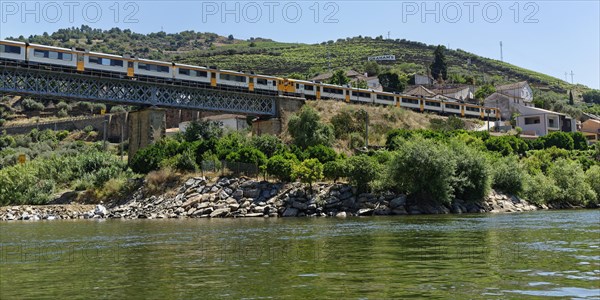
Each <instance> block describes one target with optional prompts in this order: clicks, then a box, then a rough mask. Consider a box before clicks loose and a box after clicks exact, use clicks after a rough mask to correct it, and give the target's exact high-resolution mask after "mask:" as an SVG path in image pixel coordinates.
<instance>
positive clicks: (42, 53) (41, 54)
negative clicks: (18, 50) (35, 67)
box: [33, 49, 49, 58]
mask: <svg viewBox="0 0 600 300" xmlns="http://www.w3.org/2000/svg"><path fill="white" fill-rule="evenodd" d="M48 54H49V52H48V51H44V50H38V49H34V50H33V56H35V57H46V58H47V57H48Z"/></svg>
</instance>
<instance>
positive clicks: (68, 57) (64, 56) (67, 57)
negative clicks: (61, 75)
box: [58, 53, 73, 61]
mask: <svg viewBox="0 0 600 300" xmlns="http://www.w3.org/2000/svg"><path fill="white" fill-rule="evenodd" d="M58 58H59V59H62V60H68V61H72V60H73V54H71V53H59V54H58Z"/></svg>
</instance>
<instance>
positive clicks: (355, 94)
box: [352, 91, 371, 98]
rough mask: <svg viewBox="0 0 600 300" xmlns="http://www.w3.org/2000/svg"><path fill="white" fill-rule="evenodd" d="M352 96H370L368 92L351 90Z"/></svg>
mask: <svg viewBox="0 0 600 300" xmlns="http://www.w3.org/2000/svg"><path fill="white" fill-rule="evenodd" d="M352 96H358V97H364V98H369V97H371V95H370V94H369V93H364V92H355V91H352Z"/></svg>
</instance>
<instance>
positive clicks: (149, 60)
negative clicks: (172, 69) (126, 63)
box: [137, 58, 173, 66]
mask: <svg viewBox="0 0 600 300" xmlns="http://www.w3.org/2000/svg"><path fill="white" fill-rule="evenodd" d="M137 60H138V61H140V62H143V63H150V64H159V65H167V66H172V65H173V63H171V62H166V61H160V60H151V59H143V58H138V59H137Z"/></svg>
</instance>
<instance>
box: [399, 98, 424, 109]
mask: <svg viewBox="0 0 600 300" xmlns="http://www.w3.org/2000/svg"><path fill="white" fill-rule="evenodd" d="M421 101H422V99H418V98H414V97H401V98H400V106H401V107H404V108H410V109H414V110H421Z"/></svg>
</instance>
